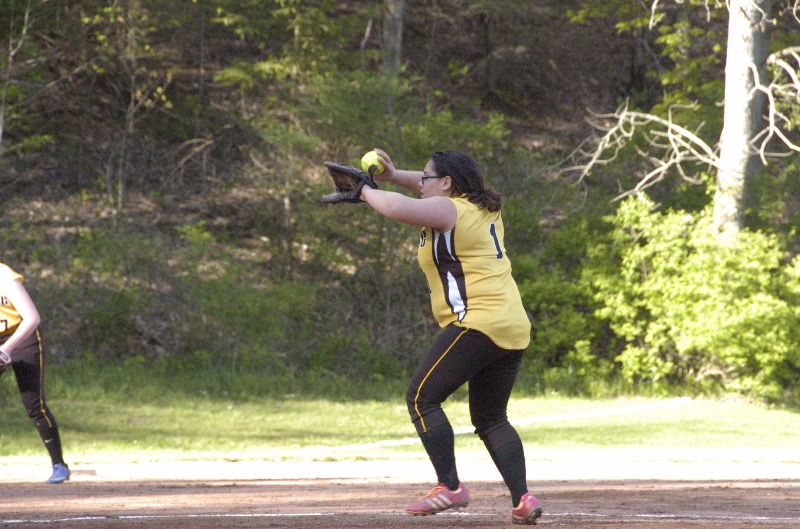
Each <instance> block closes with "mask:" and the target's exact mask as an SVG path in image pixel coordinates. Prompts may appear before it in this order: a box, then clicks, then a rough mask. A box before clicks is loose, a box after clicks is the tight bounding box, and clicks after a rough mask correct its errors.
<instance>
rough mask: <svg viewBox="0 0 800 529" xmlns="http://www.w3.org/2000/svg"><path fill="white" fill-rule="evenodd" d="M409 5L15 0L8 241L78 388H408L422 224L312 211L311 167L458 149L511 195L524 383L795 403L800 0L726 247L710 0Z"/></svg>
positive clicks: (6, 168) (532, 388)
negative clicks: (526, 328) (526, 336)
mask: <svg viewBox="0 0 800 529" xmlns="http://www.w3.org/2000/svg"><path fill="white" fill-rule="evenodd" d="M746 1H748V2H749V1H751V0H746ZM400 4H402V2H401V3H398V2H392V1H387V2H378V1H362V2H334V1H327V0H317V1H300V0H280V1H279V0H275V1H245V2H242V1H229V0H197V1H193V2H189V1H185V2H167V1H164V0H115V1H113V2H100V1H97V0H78V1H74V2H69V3H68V4H65V3H58V2H46V1H41V0H27V1H25V0H12V1H10V2H3V5H2V7H0V28H2V30H0V36H2V37H3V38H2V42H3V49H2V56H0V82H1V83H2V86H1V92H0V94H1V95H2V98H0V191H1V196H2V202H3V207H2V211H1V212H0V225H2V230H3V234H4V251H3V255H2V259H3V260H5V261H6V262H8V263H9V264H10V265H12V266H13V267H14V268H16V269H18V270H20V271H21V272H22V273H23V274H24V275H25V276H26V278H27V279H26V281H27V283H26V284H27V285H28V287H29V289H30V291H31V293H32V294H33V295H34V297H35V298H36V300H37V305H38V306H39V307H40V311H41V313H42V315H43V320H44V323H43V329H44V331H45V333H46V338H47V340H48V343H49V351H50V353H51V355H52V356H53V361H54V363H55V364H57V365H59V366H60V369H61V370H62V372H63V374H64V376H65V377H70V376H71V377H74V380H75V384H80V382H77V380H81V377H89V376H91V377H93V380H94V381H95V383H97V384H103V383H106V384H108V385H109V386H110V387H115V388H120V387H123V388H124V387H126V384H125V383H124V380H123V379H125V378H126V377H127V379H128V380H129V381H135V380H139V379H137V377H140V380H162V381H163V380H170V381H171V382H172V383H174V384H176V385H178V384H179V383H180V381H181V380H183V378H182V377H184V378H185V379H186V380H185V384H184V385H183V386H182V389H184V390H186V391H189V392H202V393H204V394H209V393H210V394H215V393H218V394H227V395H234V396H245V395H252V394H274V395H282V394H285V393H289V392H310V393H315V392H318V393H325V392H328V394H330V393H331V392H334V393H335V392H338V393H341V394H345V395H346V394H349V395H351V396H357V395H362V394H363V395H367V394H374V393H377V394H380V392H381V388H385V387H386V385H387V384H391V383H393V382H397V381H400V382H402V381H404V380H405V377H406V371H407V370H408V369H409V366H412V365H414V363H415V361H414V359H415V358H416V357H417V356H418V355H419V354H420V353H421V348H422V347H424V344H426V343H428V342H429V341H430V337H431V334H432V333H434V332H436V330H437V328H436V325H435V322H434V321H433V320H432V319H431V317H430V315H429V313H430V311H429V307H428V299H427V291H426V285H425V282H424V277H423V276H422V275H421V274H420V273H419V272H418V269H417V266H416V263H415V259H416V242H417V240H416V239H417V234H416V233H415V231H414V230H410V229H406V228H403V227H400V226H397V225H394V224H391V223H388V222H385V221H384V220H382V219H381V218H379V217H378V216H377V215H376V214H374V213H371V212H370V211H369V210H367V209H366V208H360V207H358V206H350V205H346V206H340V207H321V206H320V205H319V204H317V203H316V197H318V196H319V195H321V194H323V193H325V192H328V191H329V185H330V184H329V183H328V182H327V181H326V179H325V178H324V175H323V172H324V171H323V167H322V161H324V160H337V161H341V162H345V163H350V164H355V163H356V162H357V161H358V160H359V159H360V157H361V155H362V154H363V153H364V152H366V151H367V150H369V149H372V148H373V147H381V148H384V149H385V150H387V151H388V152H390V154H391V155H392V157H393V159H394V160H395V161H396V162H397V163H398V165H400V166H403V167H409V168H421V167H422V166H423V165H424V163H425V161H426V160H427V159H428V156H429V155H430V154H431V153H432V152H433V151H435V150H439V149H445V148H456V149H461V150H465V151H468V152H470V153H471V154H473V155H474V156H475V157H476V158H477V159H479V160H480V161H481V163H482V164H483V165H484V167H485V169H486V171H487V174H488V176H489V179H490V181H491V182H492V183H493V184H494V185H495V187H497V188H498V189H499V190H500V191H501V192H502V193H503V194H504V197H505V206H504V217H505V221H506V225H507V238H506V244H507V247H508V248H507V249H508V251H509V254H510V256H511V260H512V263H513V264H514V272H515V276H516V278H517V281H518V283H519V284H520V288H521V291H522V293H523V298H524V302H525V304H526V308H527V310H528V311H529V314H530V316H531V319H532V321H533V327H534V330H533V341H532V343H531V346H530V348H529V351H528V354H527V356H526V360H525V364H524V368H523V373H522V375H521V376H522V377H523V381H522V382H523V383H521V384H520V385H519V387H520V388H521V390H522V391H529V392H530V393H532V394H539V393H549V392H557V393H562V394H567V395H570V394H583V395H609V394H617V393H634V392H642V393H647V394H670V393H687V392H688V393H692V394H718V393H724V392H738V393H743V394H746V395H750V396H754V397H757V398H760V399H766V400H771V401H782V402H796V400H797V399H798V397H800V393H798V389H797V384H796V382H797V380H798V374H800V352H798V351H800V349H798V343H799V342H800V323H798V322H800V318H799V316H800V260H798V258H797V254H798V246H797V242H796V241H797V238H796V234H795V232H794V230H795V227H796V226H797V225H798V220H800V219H799V214H800V194H798V193H799V192H798V189H800V185H798V184H799V183H800V182H798V174H799V173H800V171H798V169H799V168H800V167H798V165H800V163H799V162H798V156H797V152H798V151H797V150H796V148H794V149H793V146H796V145H798V137H797V132H796V129H797V125H798V123H800V113H798V106H797V105H798V99H797V98H798V86H797V81H796V80H797V76H796V72H797V71H798V69H799V68H800V59H799V58H798V51H797V50H798V47H800V38H799V37H798V35H799V34H800V33H799V32H798V31H797V25H798V22H797V18H796V16H797V13H796V12H794V11H793V9H792V5H791V3H788V2H787V3H785V2H779V1H777V0H776V1H775V2H763V3H762V2H755V3H754V5H757V6H758V5H761V7H762V8H763V7H765V6H764V5H762V4H769V6H770V9H771V11H770V12H769V14H768V16H767V14H766V13H765V16H764V19H763V21H762V22H763V23H761V25H760V26H758V27H764V28H767V26H768V27H769V30H770V31H769V35H768V40H767V41H766V43H767V46H768V48H769V54H766V55H765V56H764V57H762V59H760V60H761V61H762V62H763V64H760V65H754V66H758V67H759V68H761V71H763V72H764V73H763V75H764V77H760V78H759V80H760V83H756V84H755V85H753V86H750V88H749V89H748V90H749V91H746V92H747V93H752V92H757V93H759V94H761V96H763V100H764V101H763V102H764V104H766V105H767V106H764V107H761V108H762V110H761V111H760V112H757V113H756V115H760V116H762V117H765V118H772V119H771V120H768V119H760V118H754V119H756V121H758V123H756V125H758V126H760V127H761V128H757V127H756V128H755V129H754V131H755V132H754V134H756V135H757V138H758V139H760V143H758V142H750V143H748V141H749V140H751V139H752V138H745V139H746V140H748V141H745V142H744V144H745V145H748V144H750V145H751V151H749V153H748V158H747V162H748V163H747V164H746V165H747V167H748V169H747V170H746V171H745V172H744V173H742V175H741V176H740V180H741V181H742V183H743V185H742V186H741V190H739V189H738V188H737V191H736V192H741V193H742V195H741V197H739V198H740V200H739V201H738V202H736V200H738V199H736V197H734V199H736V200H734V201H733V203H734V204H738V206H735V207H738V208H739V210H737V211H735V212H734V215H733V217H731V218H734V219H741V224H740V225H737V230H736V231H737V232H738V233H737V235H736V237H735V238H733V239H731V238H722V237H720V236H719V232H720V230H719V226H717V225H715V223H714V222H712V221H711V220H709V219H713V218H714V216H715V215H714V207H715V204H714V202H715V200H718V198H719V193H720V190H721V189H722V190H723V191H724V190H725V189H727V188H726V187H725V186H724V185H722V184H725V183H726V180H724V178H722V177H724V176H725V175H726V174H727V173H720V170H721V167H723V166H724V163H721V161H720V160H717V159H716V158H715V156H716V154H715V153H718V152H720V151H719V148H718V147H719V141H720V138H721V136H722V132H723V128H724V127H725V126H728V125H729V124H726V123H725V122H724V121H725V120H726V119H728V120H730V118H728V117H727V115H725V114H723V108H722V106H723V105H722V104H723V100H724V97H725V95H724V94H725V93H726V88H728V87H726V84H725V83H726V76H725V71H726V49H727V47H728V46H729V42H730V40H729V39H730V34H729V24H728V22H729V12H728V10H727V8H726V6H725V5H724V4H725V3H724V2H708V1H705V2H704V1H699V0H698V1H685V2H680V3H678V2H659V3H657V6H656V10H655V11H652V12H651V11H649V7H637V6H636V5H635V4H636V3H631V2H628V1H615V0H605V1H601V2H591V3H585V4H584V2H580V1H567V2H560V1H559V2H557V1H547V0H541V1H514V0H502V1H494V2H466V1H457V0H444V1H437V2H429V1H419V2H416V1H411V0H407V1H405V2H404V4H405V6H404V9H403V10H402V12H401V13H402V14H398V13H397V12H393V13H394V14H393V16H394V18H392V20H390V21H388V22H387V20H386V18H385V17H386V16H387V15H386V13H387V11H386V9H387V6H390V5H394V6H395V7H396V6H397V5H400ZM784 4H786V5H784ZM794 9H796V6H795V7H794ZM759 13H764V11H763V10H761V11H758V10H756V12H755V14H752V15H751V16H759ZM398 17H399V19H398ZM390 22H391V23H390ZM398 22H399V23H400V24H401V26H399V27H400V28H401V29H402V31H401V32H398V31H397V28H398V26H397V24H398ZM392 28H394V29H392ZM398 43H399V46H400V47H399V63H397V58H398V57H397V55H396V54H393V50H394V51H397V50H396V49H395V46H396V45H397V44H398ZM759 68H754V70H755V71H758V70H759ZM793 73H794V75H795V76H794V77H792V75H793ZM752 79H753V78H752V77H751V78H750V80H751V81H752ZM740 92H741V91H740ZM725 103H726V104H727V102H725ZM640 117H644V118H643V119H639V118H640ZM767 124H768V125H769V126H770V128H765V127H766V126H767ZM765 130H766V132H764V131H765ZM729 132H730V131H729ZM687 138H689V140H687ZM701 143H702V144H703V145H705V146H706V147H707V150H704V148H703V147H699V145H700V144H701ZM730 143H731V142H729V144H730ZM759 151H760V153H761V155H762V156H759ZM708 153H711V154H710V155H708V156H707V154H708ZM751 162H752V163H751ZM654 176H657V178H654ZM643 183H646V185H643ZM745 184H746V185H745ZM728 198H730V197H728ZM716 206H719V202H717V204H716ZM117 377H120V378H117ZM353 380H360V381H363V384H359V385H357V387H353V385H352V381H353ZM85 383H86V384H88V383H89V381H88V380H87V381H86V382H85ZM129 385H130V386H135V385H136V384H135V383H133V382H130V384H129ZM370 388H372V389H370Z"/></svg>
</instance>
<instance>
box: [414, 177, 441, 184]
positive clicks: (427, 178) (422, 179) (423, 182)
mask: <svg viewBox="0 0 800 529" xmlns="http://www.w3.org/2000/svg"><path fill="white" fill-rule="evenodd" d="M431 178H444V176H423V177H421V178H420V179H419V185H421V186H424V185H425V180H430V179H431Z"/></svg>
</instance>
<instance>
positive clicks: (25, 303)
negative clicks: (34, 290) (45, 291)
mask: <svg viewBox="0 0 800 529" xmlns="http://www.w3.org/2000/svg"><path fill="white" fill-rule="evenodd" d="M0 281H2V290H3V291H4V292H5V295H6V297H7V298H8V300H9V301H10V302H11V304H12V305H13V306H14V308H15V309H16V311H17V312H18V313H19V315H20V317H21V318H22V321H21V322H20V324H19V326H17V329H16V330H15V331H14V334H12V335H11V337H9V339H8V340H6V342H5V343H4V344H3V346H2V348H0V351H2V352H4V353H6V354H7V355H9V356H14V350H15V349H16V348H17V347H18V346H19V345H20V344H21V343H22V342H23V341H24V340H26V339H27V338H28V336H30V335H31V334H33V333H34V332H35V331H36V328H37V327H38V326H39V323H40V321H41V317H40V316H39V311H38V310H36V305H35V304H34V303H33V300H32V299H31V297H30V296H29V295H28V291H27V290H25V287H24V286H23V285H22V282H20V281H19V280H16V279H9V278H0Z"/></svg>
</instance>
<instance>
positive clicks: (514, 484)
mask: <svg viewBox="0 0 800 529" xmlns="http://www.w3.org/2000/svg"><path fill="white" fill-rule="evenodd" d="M376 152H377V153H378V155H379V156H380V161H381V165H383V168H384V170H383V172H382V173H381V174H376V175H375V179H376V180H382V181H388V182H393V183H395V184H398V185H400V186H402V187H404V188H406V189H408V190H409V191H412V192H413V193H415V194H416V195H419V197H420V198H412V197H409V196H406V195H404V194H402V193H395V192H390V191H383V190H379V189H373V188H371V187H367V186H364V187H363V189H362V190H361V193H360V197H361V199H362V200H363V201H365V202H367V203H368V204H369V205H370V206H372V207H373V208H374V209H375V210H377V211H378V212H380V213H382V214H383V215H385V216H387V217H389V218H391V219H394V220H397V221H399V222H403V223H405V224H410V225H412V226H419V227H420V228H422V231H421V233H420V242H419V249H418V254H417V257H418V261H419V264H420V266H421V268H422V271H423V272H424V273H425V275H426V277H427V280H428V287H429V289H430V295H431V306H432V309H433V314H434V316H435V317H436V320H437V321H438V323H439V325H440V326H441V327H442V328H443V331H442V332H441V333H440V334H439V336H438V337H437V338H436V340H435V341H434V343H433V345H432V346H431V347H430V349H429V350H428V352H427V354H426V355H425V357H424V358H423V359H422V361H421V362H420V364H419V366H418V367H417V369H416V371H415V372H414V374H413V375H412V377H411V382H410V384H409V387H408V391H407V393H406V402H407V404H408V411H409V413H410V415H411V419H412V421H413V423H414V426H415V427H416V429H417V433H418V434H419V437H420V439H421V440H422V444H423V446H424V447H425V450H426V452H427V453H428V456H429V457H430V460H431V463H432V464H433V467H434V470H435V471H436V476H437V478H438V481H439V484H438V485H436V486H435V487H434V488H433V489H432V490H431V491H430V492H429V493H428V494H427V495H425V496H424V497H423V498H421V499H420V500H419V501H416V502H414V503H412V504H410V505H409V506H408V507H406V512H407V513H409V514H412V515H427V514H436V513H438V512H441V511H443V510H445V509H450V508H455V509H458V508H461V507H466V506H467V504H468V503H469V500H470V495H469V491H468V490H467V487H466V486H465V485H464V484H463V483H461V481H460V480H459V477H458V472H457V470H456V460H455V448H454V434H453V428H452V426H451V424H450V421H449V420H448V418H447V416H446V415H445V413H444V411H443V410H442V403H443V402H444V401H445V399H447V398H448V397H449V396H450V395H452V394H453V392H455V391H456V390H457V389H458V388H460V387H461V386H463V385H464V384H468V385H469V386H468V387H469V410H470V418H471V420H472V424H473V426H475V433H477V434H478V436H480V438H481V440H482V441H483V443H484V445H485V446H486V448H487V450H488V451H489V454H490V455H491V457H492V460H493V461H494V463H495V465H496V466H497V469H498V470H499V471H500V475H501V476H502V477H503V480H504V482H505V484H506V485H507V486H508V490H509V492H510V493H511V503H512V511H511V521H512V522H513V523H514V524H518V525H533V524H535V523H536V520H537V519H538V518H539V517H540V516H541V514H542V507H541V505H540V504H539V502H538V501H537V499H536V498H535V497H533V496H532V495H531V494H530V493H529V492H528V484H527V476H526V470H525V455H524V451H523V447H522V441H521V440H520V437H519V435H518V434H517V431H516V430H515V429H514V427H513V426H512V425H511V424H510V423H509V422H508V415H507V407H508V401H509V398H510V396H511V390H512V388H513V386H514V381H515V380H516V376H517V371H518V370H519V367H520V364H521V362H522V355H523V351H524V349H525V348H526V347H527V346H528V343H529V342H530V331H531V324H530V321H529V319H528V316H527V314H526V312H525V309H524V307H523V305H522V299H521V297H520V294H519V289H518V288H517V284H516V282H515V281H514V278H513V277H512V276H511V264H510V262H509V260H508V256H507V255H506V249H505V246H504V244H503V234H504V228H503V219H502V217H501V215H500V207H501V205H502V199H501V197H500V195H499V194H498V193H497V192H495V191H494V190H493V189H491V187H489V186H487V185H486V182H485V180H484V176H483V173H482V171H481V170H480V168H479V167H478V164H477V163H476V162H475V160H473V159H472V158H471V157H470V156H468V155H466V154H464V153H461V152H458V151H446V152H436V153H434V154H433V156H432V157H431V160H430V161H429V162H428V163H427V165H425V169H424V170H423V171H404V170H398V169H396V168H395V167H394V164H393V163H392V160H391V158H390V157H389V155H387V154H386V153H385V152H384V151H382V150H380V149H376Z"/></svg>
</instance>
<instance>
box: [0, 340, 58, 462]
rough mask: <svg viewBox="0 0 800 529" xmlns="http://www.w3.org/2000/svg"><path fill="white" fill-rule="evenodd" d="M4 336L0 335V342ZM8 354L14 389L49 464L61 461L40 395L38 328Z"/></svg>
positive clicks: (41, 370)
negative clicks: (45, 450)
mask: <svg viewBox="0 0 800 529" xmlns="http://www.w3.org/2000/svg"><path fill="white" fill-rule="evenodd" d="M7 339H8V337H0V345H2V343H3V342H5V341H6V340H7ZM11 356H12V359H13V360H12V364H11V368H13V369H14V375H15V376H16V378H17V388H19V394H20V397H21V398H22V404H23V406H25V411H26V412H27V413H28V417H30V419H31V421H33V424H34V426H36V431H38V432H39V436H40V437H41V438H42V441H43V442H44V445H45V448H47V452H48V453H49V454H50V460H51V461H52V463H53V464H56V463H64V458H63V456H62V451H61V438H60V436H59V433H58V425H57V424H56V420H55V418H54V417H53V414H52V413H50V408H48V407H47V402H46V401H45V398H44V349H43V348H42V336H41V334H40V333H39V330H38V329H37V330H36V331H35V332H34V333H33V334H31V336H30V337H29V338H28V339H27V340H26V341H25V342H23V343H22V345H21V346H20V347H18V348H17V349H16V350H15V351H14V352H13V353H12V355H11ZM6 371H9V369H6Z"/></svg>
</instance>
